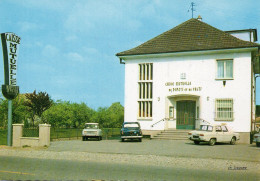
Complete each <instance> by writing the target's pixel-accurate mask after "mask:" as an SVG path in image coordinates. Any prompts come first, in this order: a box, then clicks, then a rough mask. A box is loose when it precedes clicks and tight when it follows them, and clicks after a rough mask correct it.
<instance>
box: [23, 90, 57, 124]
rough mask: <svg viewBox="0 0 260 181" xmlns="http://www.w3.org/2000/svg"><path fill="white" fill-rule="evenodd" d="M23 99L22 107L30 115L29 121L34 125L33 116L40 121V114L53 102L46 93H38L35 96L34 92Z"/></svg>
mask: <svg viewBox="0 0 260 181" xmlns="http://www.w3.org/2000/svg"><path fill="white" fill-rule="evenodd" d="M25 97H26V100H25V102H24V105H25V106H26V107H27V109H28V111H29V112H30V113H31V119H32V122H33V125H34V121H35V116H38V117H39V118H40V119H41V117H42V113H43V112H44V111H46V110H48V109H49V108H50V107H51V106H52V102H53V101H52V100H51V98H50V97H49V95H48V94H47V93H46V92H39V93H38V94H37V93H36V90H35V91H33V93H27V94H25Z"/></svg>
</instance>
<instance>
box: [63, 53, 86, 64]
mask: <svg viewBox="0 0 260 181" xmlns="http://www.w3.org/2000/svg"><path fill="white" fill-rule="evenodd" d="M65 56H66V57H67V59H68V60H70V61H74V62H84V58H83V57H82V56H81V55H80V54H78V53H76V52H70V53H68V54H66V55H65Z"/></svg>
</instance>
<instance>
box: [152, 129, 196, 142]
mask: <svg viewBox="0 0 260 181" xmlns="http://www.w3.org/2000/svg"><path fill="white" fill-rule="evenodd" d="M190 131H191V130H175V129H170V130H165V131H162V132H161V133H158V134H157V135H155V136H154V137H153V139H159V140H187V139H188V132H190Z"/></svg>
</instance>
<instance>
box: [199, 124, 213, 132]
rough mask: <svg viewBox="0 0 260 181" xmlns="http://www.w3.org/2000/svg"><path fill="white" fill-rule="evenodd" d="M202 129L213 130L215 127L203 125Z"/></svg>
mask: <svg viewBox="0 0 260 181" xmlns="http://www.w3.org/2000/svg"><path fill="white" fill-rule="evenodd" d="M200 130H202V131H212V130H213V127H212V126H209V125H203V126H201V128H200Z"/></svg>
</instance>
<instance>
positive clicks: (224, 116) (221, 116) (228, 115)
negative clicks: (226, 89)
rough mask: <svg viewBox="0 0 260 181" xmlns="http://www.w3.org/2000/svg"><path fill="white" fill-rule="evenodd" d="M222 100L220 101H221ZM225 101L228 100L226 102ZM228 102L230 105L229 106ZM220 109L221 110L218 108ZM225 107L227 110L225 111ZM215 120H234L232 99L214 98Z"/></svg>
mask: <svg viewBox="0 0 260 181" xmlns="http://www.w3.org/2000/svg"><path fill="white" fill-rule="evenodd" d="M221 101H222V102H221ZM225 101H229V102H226V103H225ZM229 104H230V105H231V106H229ZM220 109H222V110H220ZM225 109H226V110H227V111H225ZM214 119H215V121H233V120H234V99H233V98H217V99H215V118H214Z"/></svg>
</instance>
